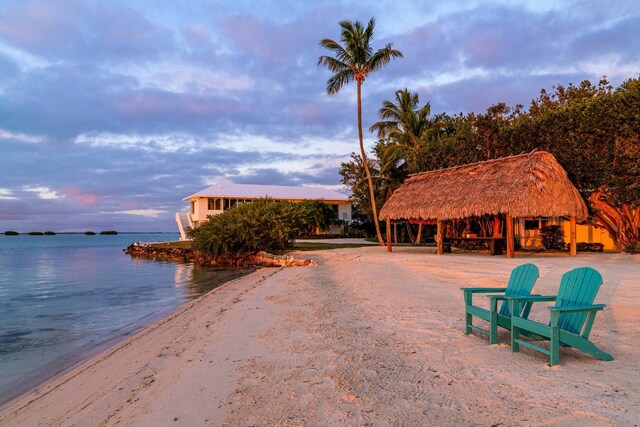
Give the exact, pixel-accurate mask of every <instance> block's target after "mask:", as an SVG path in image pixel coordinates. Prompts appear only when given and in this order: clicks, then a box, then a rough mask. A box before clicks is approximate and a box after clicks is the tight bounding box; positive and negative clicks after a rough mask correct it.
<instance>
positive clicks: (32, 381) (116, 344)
mask: <svg viewBox="0 0 640 427" xmlns="http://www.w3.org/2000/svg"><path fill="white" fill-rule="evenodd" d="M254 273H255V272H254ZM250 274H253V273H250ZM250 274H248V275H250ZM243 277H244V276H241V277H239V278H236V279H233V280H230V281H228V282H225V283H223V284H222V285H220V286H218V287H216V288H214V289H211V290H210V291H208V292H206V293H204V294H202V295H200V296H198V297H196V298H193V299H189V300H186V301H184V302H183V303H182V304H180V305H178V306H177V307H175V309H173V310H171V311H169V312H168V313H162V314H157V313H153V314H150V315H148V316H147V317H152V318H153V320H152V321H151V323H148V322H144V323H138V324H137V325H136V326H135V327H134V328H133V329H132V330H130V331H125V332H122V333H121V334H119V335H117V336H114V337H111V338H109V339H107V340H106V341H103V342H98V343H96V344H93V345H90V346H86V347H83V348H82V349H80V352H79V353H78V354H77V355H74V356H73V357H72V359H73V362H72V363H71V364H68V363H63V362H62V361H59V360H55V361H52V362H50V363H49V364H47V365H46V366H43V367H42V368H41V369H40V370H38V371H36V372H34V373H33V375H30V376H29V378H28V380H27V381H28V385H27V386H26V387H23V388H22V390H21V391H19V392H18V393H15V394H14V395H13V396H10V397H9V398H8V399H6V400H3V401H0V413H1V412H2V411H3V410H4V409H6V408H7V407H9V406H11V405H12V404H13V403H15V402H17V401H19V400H21V399H22V398H23V397H25V396H27V395H30V394H34V393H37V392H38V391H39V390H40V389H41V388H42V387H44V386H46V385H47V384H49V383H53V382H55V381H56V380H57V379H58V378H59V377H62V376H64V375H65V374H67V373H69V372H71V371H73V370H75V369H77V368H80V367H81V366H82V365H83V364H84V363H87V362H89V361H91V360H92V359H93V358H99V357H100V356H101V355H103V354H106V353H111V352H112V350H113V351H115V350H117V349H118V348H120V347H121V346H125V345H126V343H127V341H129V340H134V339H136V337H137V336H138V334H142V333H144V332H145V330H146V329H154V328H156V327H159V326H161V325H162V324H163V323H165V322H167V321H169V320H171V319H172V318H173V317H175V315H178V314H179V313H180V312H182V311H183V310H184V309H188V308H189V307H190V306H191V304H194V303H196V302H197V301H198V300H200V299H201V298H204V297H206V296H207V295H208V294H209V293H212V292H215V291H217V290H218V289H220V288H222V287H224V286H226V285H227V284H229V283H231V282H233V281H235V280H238V279H241V278H243ZM64 357H67V356H61V358H64Z"/></svg>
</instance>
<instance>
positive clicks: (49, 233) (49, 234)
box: [44, 231, 56, 236]
mask: <svg viewBox="0 0 640 427" xmlns="http://www.w3.org/2000/svg"><path fill="white" fill-rule="evenodd" d="M44 235H45V236H55V235H56V233H54V232H53V231H45V232H44Z"/></svg>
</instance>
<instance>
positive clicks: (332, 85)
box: [327, 69, 355, 95]
mask: <svg viewBox="0 0 640 427" xmlns="http://www.w3.org/2000/svg"><path fill="white" fill-rule="evenodd" d="M354 78H355V76H354V75H353V72H352V71H351V70H350V69H346V70H342V71H338V72H337V73H335V74H334V75H333V76H331V77H330V78H329V80H327V93H328V94H329V95H335V94H336V93H338V92H339V91H340V89H342V87H343V86H344V85H346V84H347V83H350V82H352V81H353V80H354Z"/></svg>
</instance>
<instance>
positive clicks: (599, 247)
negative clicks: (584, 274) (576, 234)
mask: <svg viewBox="0 0 640 427" xmlns="http://www.w3.org/2000/svg"><path fill="white" fill-rule="evenodd" d="M576 250H577V251H578V252H602V251H603V250H604V245H603V244H602V243H587V242H578V244H577V245H576Z"/></svg>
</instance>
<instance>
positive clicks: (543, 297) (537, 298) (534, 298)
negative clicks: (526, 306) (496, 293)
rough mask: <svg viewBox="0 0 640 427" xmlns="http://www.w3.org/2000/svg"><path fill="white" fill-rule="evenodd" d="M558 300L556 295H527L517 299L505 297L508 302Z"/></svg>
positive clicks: (516, 297)
mask: <svg viewBox="0 0 640 427" xmlns="http://www.w3.org/2000/svg"><path fill="white" fill-rule="evenodd" d="M556 298H558V297H557V296H556V295H527V296H515V297H505V299H506V300H515V301H525V302H527V301H531V302H538V301H555V300H556Z"/></svg>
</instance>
